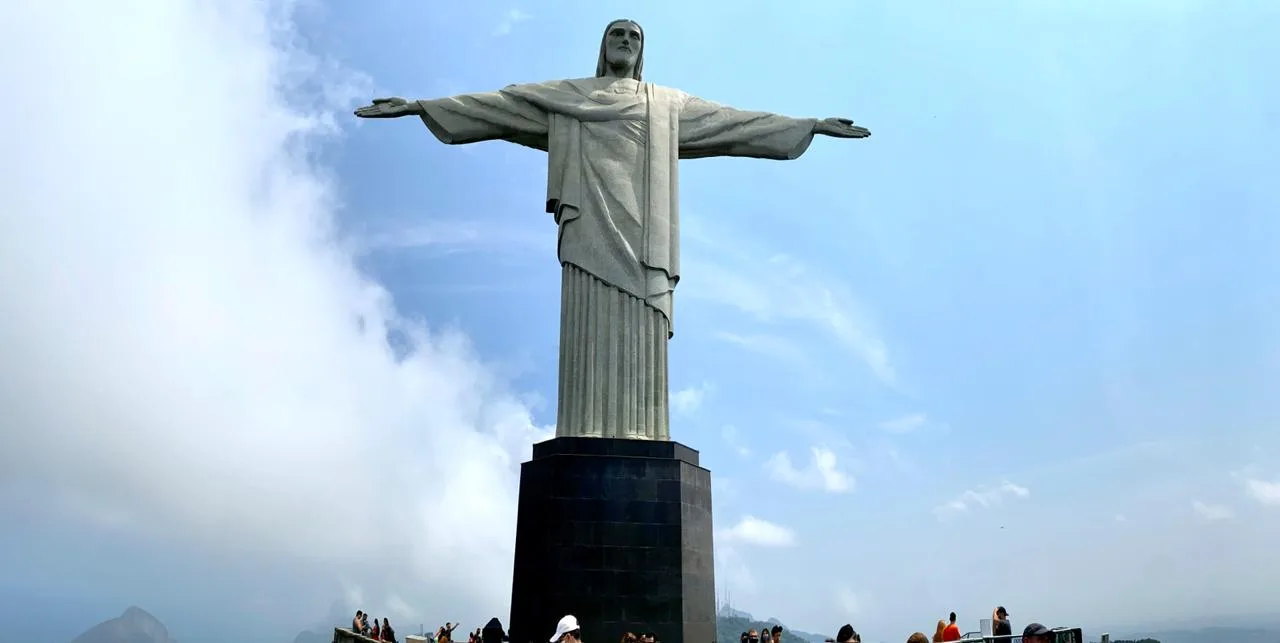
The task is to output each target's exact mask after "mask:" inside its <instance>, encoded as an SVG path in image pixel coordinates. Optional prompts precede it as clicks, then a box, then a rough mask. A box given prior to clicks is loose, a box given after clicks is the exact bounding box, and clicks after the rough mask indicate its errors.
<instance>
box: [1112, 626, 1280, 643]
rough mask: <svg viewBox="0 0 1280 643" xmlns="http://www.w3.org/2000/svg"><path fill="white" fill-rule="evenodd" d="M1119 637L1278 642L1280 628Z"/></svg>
mask: <svg viewBox="0 0 1280 643" xmlns="http://www.w3.org/2000/svg"><path fill="white" fill-rule="evenodd" d="M1111 639H1112V640H1113V641H1119V640H1121V639H1128V640H1135V639H1155V640H1157V641H1159V642H1160V643H1219V642H1221V643H1227V642H1230V643H1280V629H1274V628H1265V627H1204V628H1200V629H1185V630H1168V631H1164V632H1135V633H1132V634H1129V633H1126V634H1125V635H1124V636H1114V635H1113V636H1112V637H1111Z"/></svg>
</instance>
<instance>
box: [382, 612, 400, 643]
mask: <svg viewBox="0 0 1280 643" xmlns="http://www.w3.org/2000/svg"><path fill="white" fill-rule="evenodd" d="M379 640H382V641H386V642H387V643H396V631H395V630H393V629H391V621H388V620H387V617H385V616H384V617H382V638H381V639H379Z"/></svg>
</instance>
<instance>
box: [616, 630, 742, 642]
mask: <svg viewBox="0 0 1280 643" xmlns="http://www.w3.org/2000/svg"><path fill="white" fill-rule="evenodd" d="M742 635H743V636H746V635H747V633H746V632H743V633H742ZM639 640H640V637H638V636H636V635H635V633H634V632H627V633H626V634H623V635H622V643H637V642H638V641H639Z"/></svg>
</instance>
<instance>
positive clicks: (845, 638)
mask: <svg viewBox="0 0 1280 643" xmlns="http://www.w3.org/2000/svg"><path fill="white" fill-rule="evenodd" d="M835 643H862V637H861V636H860V635H858V633H857V632H855V631H854V629H853V626H852V625H850V624H849V623H845V624H844V625H841V626H840V631H839V632H836V639H835Z"/></svg>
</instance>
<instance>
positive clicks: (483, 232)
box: [346, 214, 556, 256]
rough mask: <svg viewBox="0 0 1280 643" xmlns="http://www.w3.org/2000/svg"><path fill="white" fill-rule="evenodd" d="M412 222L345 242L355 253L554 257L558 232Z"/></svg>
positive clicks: (421, 218) (420, 218)
mask: <svg viewBox="0 0 1280 643" xmlns="http://www.w3.org/2000/svg"><path fill="white" fill-rule="evenodd" d="M413 219H414V221H413V222H412V223H407V224H404V225H395V226H389V227H384V228H379V229H374V230H367V231H363V232H357V233H355V234H353V235H352V237H351V239H349V240H348V241H347V242H346V243H347V245H348V246H349V247H350V248H351V250H352V251H353V252H354V253H356V254H368V253H371V252H386V251H397V250H427V251H435V252H440V253H457V252H481V253H507V254H517V253H518V254H540V255H545V256H555V253H556V230H555V227H554V226H545V230H541V231H535V230H530V229H527V228H520V227H514V226H509V225H508V226H503V225H495V224H492V223H486V222H482V221H475V220H462V219H450V218H440V217H439V216H438V215H437V216H434V217H433V216H432V215H430V214H422V215H415V216H414V217H413Z"/></svg>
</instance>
